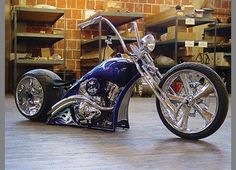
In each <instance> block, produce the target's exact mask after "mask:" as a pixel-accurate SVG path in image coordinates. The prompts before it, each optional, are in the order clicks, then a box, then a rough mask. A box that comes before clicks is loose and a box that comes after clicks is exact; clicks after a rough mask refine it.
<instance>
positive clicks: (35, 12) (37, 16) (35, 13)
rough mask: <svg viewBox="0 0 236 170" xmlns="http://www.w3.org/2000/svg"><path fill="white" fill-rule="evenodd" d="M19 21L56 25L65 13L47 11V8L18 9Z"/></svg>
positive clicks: (61, 11) (57, 10)
mask: <svg viewBox="0 0 236 170" xmlns="http://www.w3.org/2000/svg"><path fill="white" fill-rule="evenodd" d="M15 11H16V12H17V21H21V22H42V23H48V24H54V23H55V22H56V21H57V20H58V19H59V18H61V17H62V16H63V15H64V13H65V11H64V10H61V9H45V8H26V7H17V8H15Z"/></svg>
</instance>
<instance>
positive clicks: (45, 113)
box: [15, 16, 228, 139]
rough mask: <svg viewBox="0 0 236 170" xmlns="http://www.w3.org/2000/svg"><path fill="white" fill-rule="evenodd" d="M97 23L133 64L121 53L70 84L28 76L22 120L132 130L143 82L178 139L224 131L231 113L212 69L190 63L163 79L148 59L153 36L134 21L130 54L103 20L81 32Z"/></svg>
mask: <svg viewBox="0 0 236 170" xmlns="http://www.w3.org/2000/svg"><path fill="white" fill-rule="evenodd" d="M98 22H106V23H107V24H108V25H109V26H110V28H111V30H112V31H113V32H114V33H115V34H116V36H117V37H118V39H119V41H120V43H121V46H122V48H123V51H124V54H126V55H128V56H129V59H126V58H124V57H123V54H117V55H115V56H114V57H113V58H112V59H108V60H106V61H104V62H102V63H101V64H99V65H97V66H96V67H95V68H93V69H92V70H91V71H89V72H88V73H87V74H85V75H84V76H83V77H82V78H81V79H80V80H75V81H71V82H65V81H63V80H61V79H60V77H59V76H58V75H56V74H55V73H54V72H52V71H49V70H45V69H35V70H31V71H29V72H27V73H25V74H24V75H23V76H22V78H21V80H20V81H19V83H18V84H17V87H16V91H15V102H16V106H17V108H18V110H19V111H20V113H21V114H22V115H23V116H25V117H26V118H28V119H30V120H33V121H44V122H47V124H53V125H54V124H59V125H72V126H79V127H89V128H96V129H103V130H110V131H115V129H116V128H117V127H121V128H129V121H128V106H129V100H130V97H131V94H132V90H133V88H134V85H135V83H136V81H138V79H139V78H141V77H142V78H143V79H144V80H145V82H146V83H147V84H148V86H149V87H150V88H151V89H152V91H153V93H154V95H155V97H156V107H157V112H158V114H159V116H160V118H161V121H162V122H163V124H164V125H165V126H166V127H167V128H168V129H169V130H170V131H171V132H173V133H174V134H175V135H177V136H179V137H182V138H186V139H201V138H204V137H207V136H209V135H211V134H213V133H214V132H216V131H217V130H218V129H219V128H220V126H221V125H222V124H223V122H224V120H225V117H226V115H227V111H228V94H227V91H226V88H225V86H224V84H223V82H222V80H221V78H220V77H219V76H218V75H217V73H216V72H215V71H214V70H213V69H211V68H210V67H208V66H206V65H202V64H197V63H191V62H185V63H182V64H178V65H176V66H174V67H172V68H171V69H170V70H169V71H167V72H166V73H165V74H164V75H162V74H161V73H160V71H159V69H158V68H157V67H155V65H154V61H153V59H152V57H151V56H150V54H149V53H150V52H152V51H153V50H154V48H155V38H154V37H153V35H151V34H148V35H146V36H144V37H143V38H140V36H139V32H138V27H137V23H136V22H132V28H131V30H132V31H135V34H136V39H137V43H136V44H131V45H130V46H129V50H128V48H127V47H126V45H125V43H124V41H123V39H122V37H121V35H120V34H119V32H118V31H117V29H116V28H115V27H114V25H113V24H112V23H111V22H110V21H109V20H108V19H106V18H104V17H102V16H99V17H96V18H93V19H92V20H89V21H87V22H84V23H81V24H79V27H80V28H84V27H87V26H89V25H92V24H96V23H98Z"/></svg>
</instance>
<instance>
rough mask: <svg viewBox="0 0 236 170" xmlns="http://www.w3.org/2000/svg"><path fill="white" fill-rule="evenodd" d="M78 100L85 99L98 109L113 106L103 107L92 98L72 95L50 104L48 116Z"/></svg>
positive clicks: (106, 108) (109, 108) (107, 108)
mask: <svg viewBox="0 0 236 170" xmlns="http://www.w3.org/2000/svg"><path fill="white" fill-rule="evenodd" d="M80 100H85V101H86V102H87V103H89V104H90V105H92V106H93V107H95V108H96V109H98V110H106V111H109V110H112V109H113V107H103V106H99V105H98V104H97V103H95V102H93V101H92V100H90V99H89V98H87V97H85V96H82V95H73V96H70V97H67V98H65V99H63V100H60V101H59V102H57V103H56V104H54V105H53V106H52V109H51V111H50V116H54V115H55V114H56V113H57V112H59V111H61V110H63V109H65V108H67V107H69V106H70V105H72V104H76V103H78V102H79V101H80Z"/></svg>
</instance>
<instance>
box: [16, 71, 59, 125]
mask: <svg viewBox="0 0 236 170" xmlns="http://www.w3.org/2000/svg"><path fill="white" fill-rule="evenodd" d="M54 80H61V78H60V77H59V76H58V75H56V74H55V73H53V72H52V71H49V70H45V69H35V70H31V71H29V72H27V73H25V74H24V75H23V76H22V78H21V80H20V81H19V83H18V84H17V86H16V90H15V103H16V106H17V108H18V110H19V111H20V113H21V114H22V115H23V116H25V117H26V118H27V119H29V120H33V121H43V122H45V121H46V120H47V118H48V115H47V113H48V111H49V110H50V109H51V106H52V105H54V104H55V103H56V102H57V101H58V100H59V99H61V97H62V96H63V89H60V88H54V87H53V82H54Z"/></svg>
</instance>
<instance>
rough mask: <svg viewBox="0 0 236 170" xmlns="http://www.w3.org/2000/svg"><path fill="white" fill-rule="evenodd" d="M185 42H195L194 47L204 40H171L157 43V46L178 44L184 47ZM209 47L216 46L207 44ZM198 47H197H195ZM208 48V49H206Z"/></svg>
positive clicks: (210, 43) (212, 43) (211, 43)
mask: <svg viewBox="0 0 236 170" xmlns="http://www.w3.org/2000/svg"><path fill="white" fill-rule="evenodd" d="M185 41H194V45H197V44H198V43H199V42H200V41H204V40H176V39H171V40H166V41H160V42H156V46H163V45H174V44H175V43H178V45H184V43H185ZM207 44H208V45H214V42H209V41H208V42H207ZM194 47H196V46H194ZM204 48H208V47H204Z"/></svg>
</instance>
